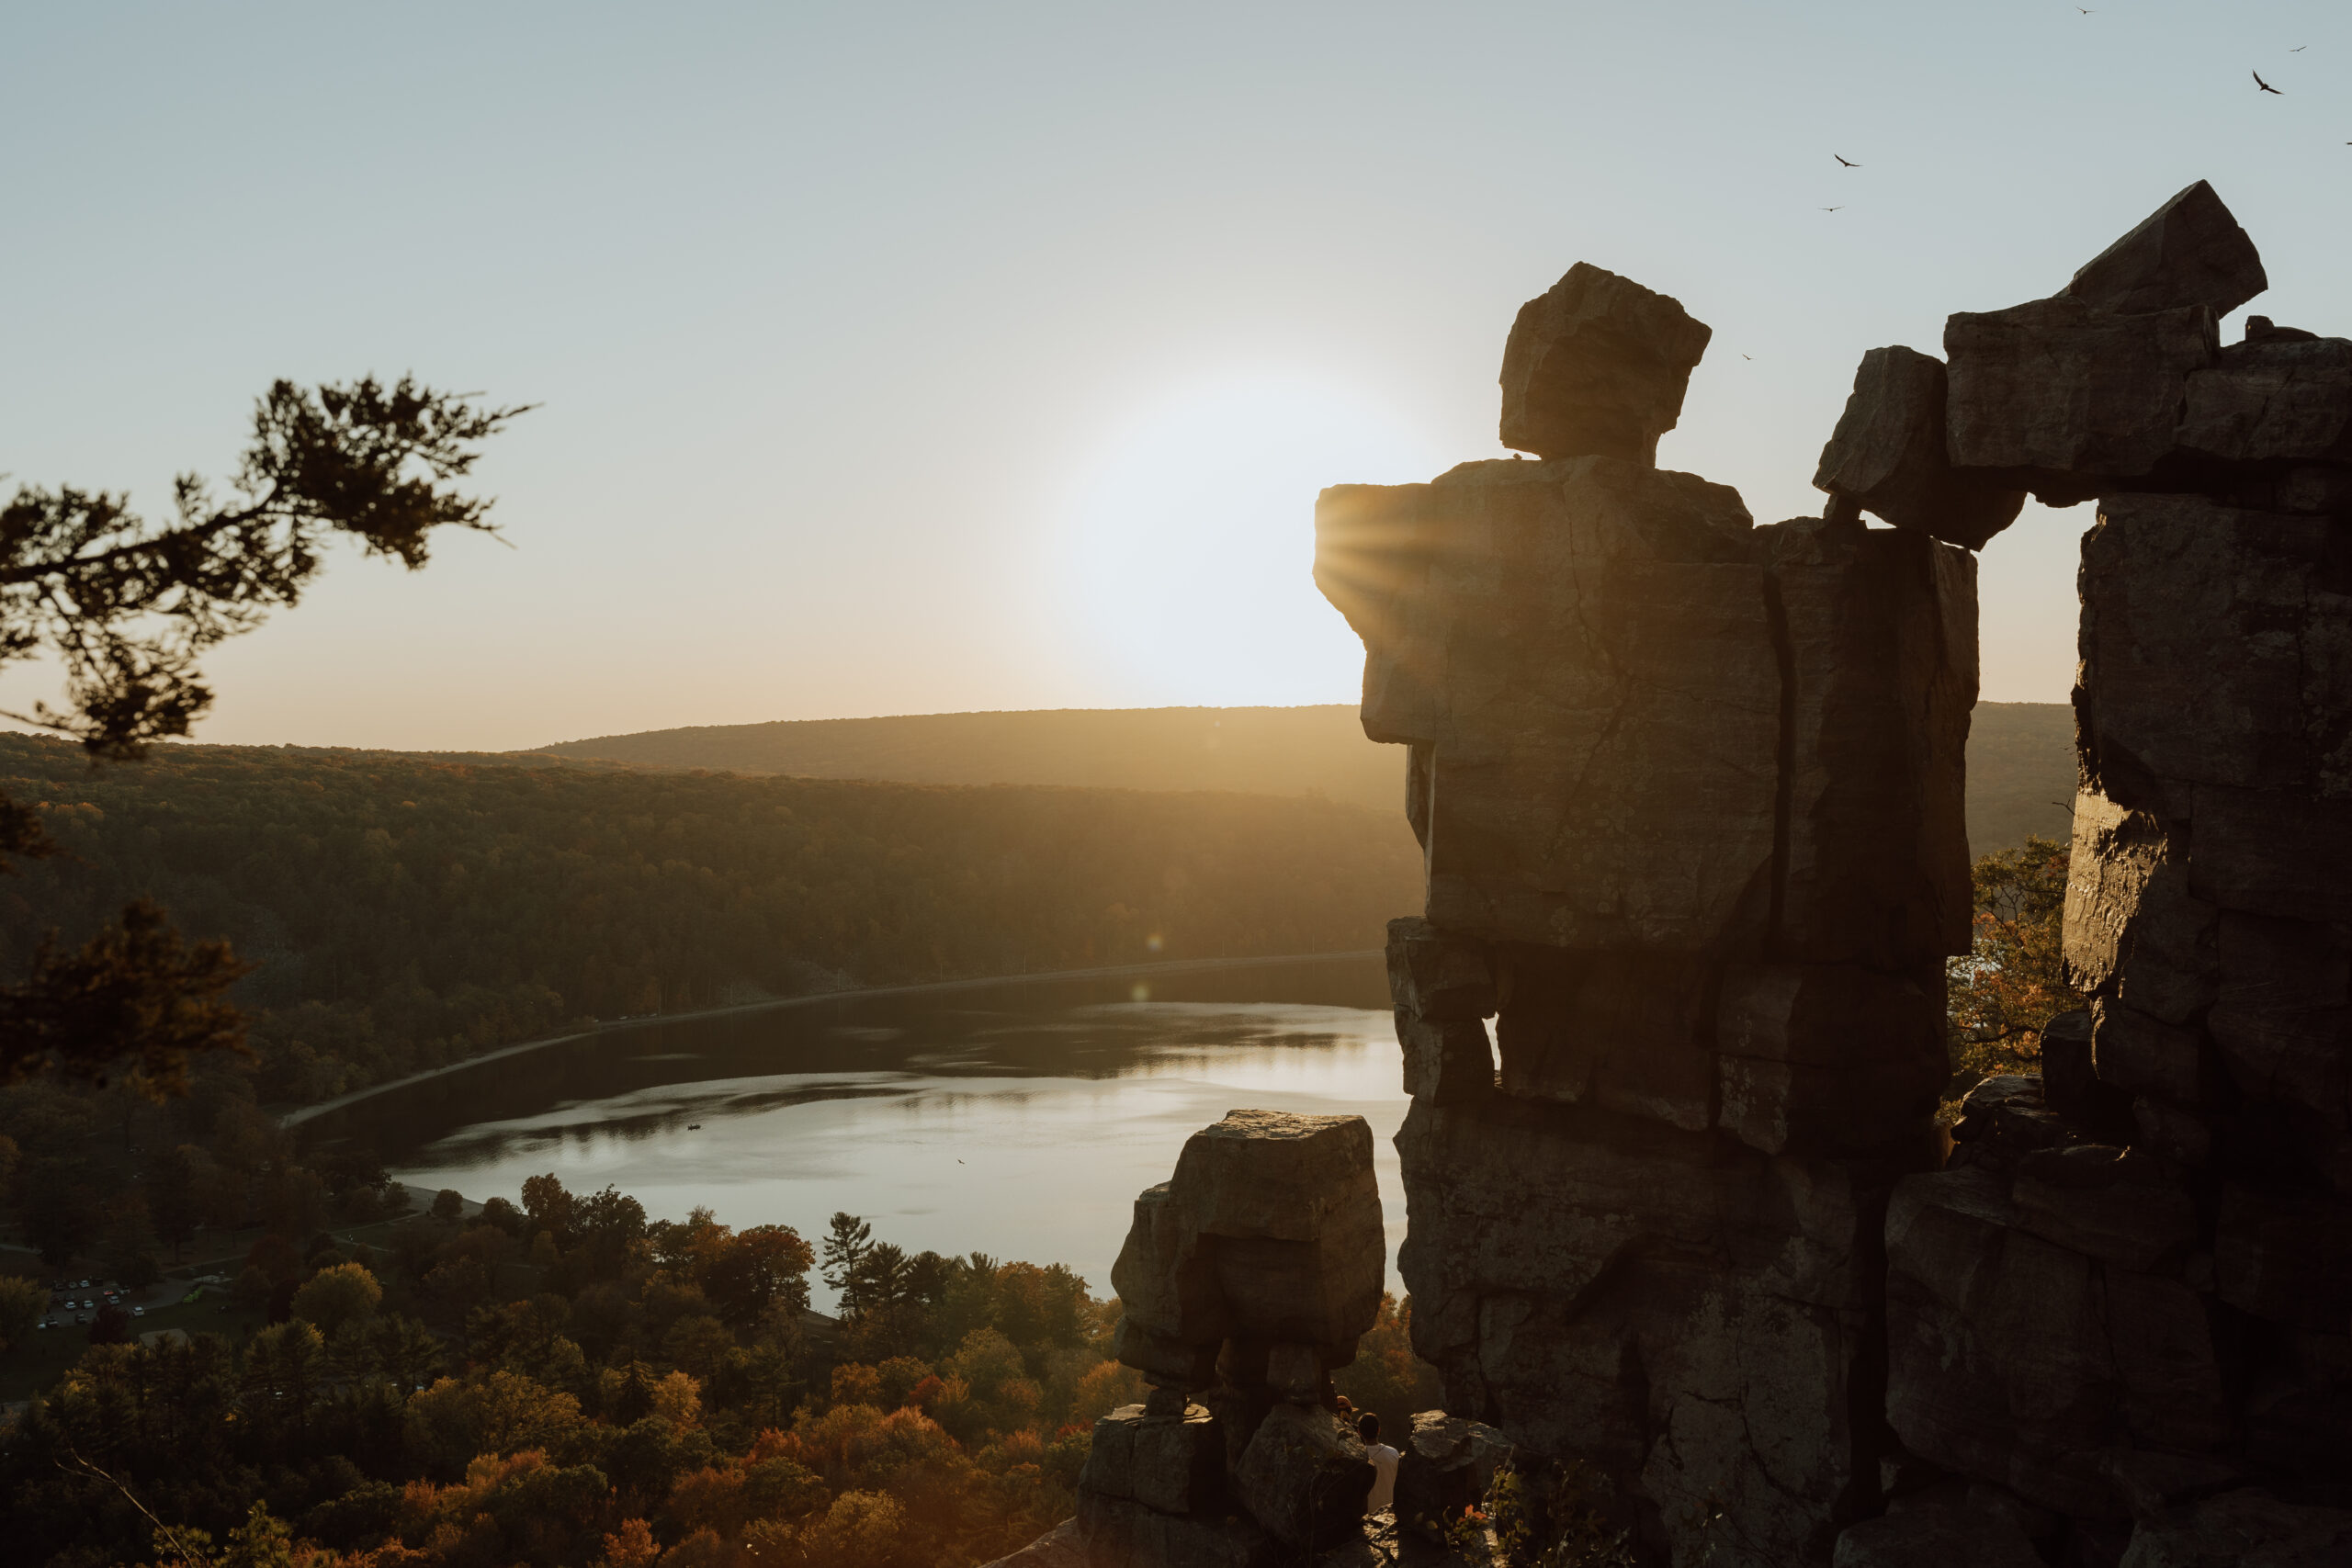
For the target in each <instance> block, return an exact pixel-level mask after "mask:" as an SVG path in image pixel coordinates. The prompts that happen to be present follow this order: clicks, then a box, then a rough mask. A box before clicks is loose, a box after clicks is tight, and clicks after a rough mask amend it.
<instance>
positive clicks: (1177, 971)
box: [277, 947, 1382, 1128]
mask: <svg viewBox="0 0 2352 1568" xmlns="http://www.w3.org/2000/svg"><path fill="white" fill-rule="evenodd" d="M1381 955H1382V950H1381V949H1379V948H1376V947H1367V948H1359V949H1355V950H1352V951H1350V952H1346V953H1277V954H1274V955H1272V956H1270V957H1263V958H1176V959H1168V960H1164V961H1162V962H1160V963H1158V964H1110V965H1108V966H1106V967H1103V968H1100V969H1047V970H1042V971H1037V972H1035V973H1031V974H1026V975H979V976H972V977H970V978H968V979H963V980H927V981H924V982H923V983H922V984H921V985H914V986H871V987H865V988H864V989H860V990H851V991H816V992H812V993H810V994H809V995H808V996H805V997H778V998H774V999H773V1000H769V1001H760V1002H739V1003H737V1004H736V1005H735V1006H733V1007H723V1008H702V1009H699V1010H695V1011H694V1012H665V1013H649V1014H647V1015H646V1016H644V1017H642V1018H623V1019H615V1020H613V1021H610V1022H605V1021H598V1022H597V1023H596V1025H595V1026H594V1028H591V1029H575V1030H572V1031H571V1032H568V1033H564V1034H550V1035H547V1036H545V1037H543V1038H541V1039H537V1040H525V1041H522V1042H519V1043H516V1044H513V1045H501V1046H499V1047H498V1048H497V1049H496V1050H494V1051H484V1052H482V1053H481V1055H474V1056H467V1057H465V1058H463V1059H461V1060H459V1061H455V1062H445V1063H443V1064H442V1065H441V1066H437V1067H427V1068H426V1069H425V1070H424V1071H423V1072H421V1073H411V1074H409V1075H408V1076H407V1077H399V1078H392V1079H390V1080H388V1081H386V1082H384V1083H379V1084H370V1085H368V1087H367V1088H366V1089H353V1090H352V1091H351V1092H350V1093H348V1094H339V1095H336V1096H335V1097H334V1099H333V1100H320V1101H319V1102H318V1103H317V1104H316V1105H304V1106H298V1107H297V1108H296V1109H294V1110H292V1111H287V1112H286V1113H285V1114H284V1115H282V1116H280V1117H279V1118H278V1119H277V1124H278V1125H279V1126H280V1127H288V1128H292V1127H299V1126H300V1125H302V1124H303V1123H304V1122H311V1121H315V1120H316V1119H318V1118H319V1117H321V1116H324V1115H327V1114H329V1113H330V1112H332V1111H344V1110H347V1109H349V1108H350V1107H352V1106H354V1105H358V1104H360V1103H362V1102H364V1101H366V1100H373V1099H374V1098H376V1097H377V1096H378V1095H379V1094H390V1093H391V1092H392V1091H393V1090H395V1089H407V1088H410V1087H411V1086H413V1085H415V1084H421V1083H429V1082H431V1081H432V1080H433V1079H435V1078H438V1077H447V1076H448V1075H450V1074H451V1073H458V1072H463V1071H465V1070H466V1069H468V1068H469V1067H478V1066H481V1065H482V1064H483V1063H485V1062H495V1061H499V1060H501V1059H502V1058H503V1057H507V1056H520V1055H525V1054H526V1053H528V1052H532V1051H544V1050H546V1049H548V1047H549V1046H551V1045H569V1044H571V1043H572V1042H573V1041H576V1040H593V1039H595V1038H597V1037H599V1036H602V1035H605V1034H611V1033H614V1032H617V1031H620V1030H624V1029H650V1028H652V1027H655V1026H657V1025H660V1024H665V1023H684V1022H686V1021H689V1020H693V1019H700V1018H726V1017H729V1016H731V1015H734V1014H739V1013H754V1012H775V1011H779V1010H784V1009H786V1008H812V1007H822V1006H825V1005H827V1004H829V1003H832V1002H859V1001H869V1000H873V999H875V998H881V997H921V996H940V995H944V994H945V993H948V992H952V991H977V990H983V989H986V988H988V987H994V986H1020V985H1030V984H1034V983H1039V982H1046V981H1057V980H1124V979H1128V978H1138V979H1139V978H1142V977H1144V976H1152V975H1198V974H1204V973H1208V972H1210V971H1214V970H1219V969H1271V968H1273V967H1275V966H1276V965H1278V964H1314V963H1329V962H1333V961H1336V960H1340V959H1350V958H1358V959H1361V958H1378V957H1380V956H1381Z"/></svg>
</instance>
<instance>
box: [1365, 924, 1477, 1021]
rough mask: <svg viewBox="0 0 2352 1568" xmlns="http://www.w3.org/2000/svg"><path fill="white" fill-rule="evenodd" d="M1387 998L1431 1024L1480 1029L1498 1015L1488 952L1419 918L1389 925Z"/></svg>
mask: <svg viewBox="0 0 2352 1568" xmlns="http://www.w3.org/2000/svg"><path fill="white" fill-rule="evenodd" d="M1388 994H1389V997H1390V998H1391V999H1392V1000H1394V1001H1395V1003H1396V1005H1397V1007H1398V1008H1400V1009H1407V1010H1410V1011H1411V1012H1412V1013H1413V1015H1414V1016H1415V1017H1416V1018H1419V1019H1422V1020H1424V1021H1428V1022H1430V1023H1476V1021H1478V1020H1480V1019H1482V1018H1491V1017H1493V1016H1494V1012H1495V975H1494V968H1493V965H1492V964H1489V963H1488V962H1487V951H1486V949H1485V947H1484V946H1482V945H1481V944H1479V943H1477V942H1465V941H1464V940H1463V939H1462V938H1460V937H1458V936H1455V935H1453V934H1452V933H1451V932H1447V931H1440V930H1439V929H1438V928H1437V927H1435V926H1433V925H1431V924H1430V923H1429V921H1427V920H1425V919H1420V918H1419V916H1408V917H1406V918H1405V919H1396V920H1391V921H1389V922H1388Z"/></svg>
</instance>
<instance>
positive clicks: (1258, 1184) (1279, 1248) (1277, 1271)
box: [1111, 1111, 1387, 1388]
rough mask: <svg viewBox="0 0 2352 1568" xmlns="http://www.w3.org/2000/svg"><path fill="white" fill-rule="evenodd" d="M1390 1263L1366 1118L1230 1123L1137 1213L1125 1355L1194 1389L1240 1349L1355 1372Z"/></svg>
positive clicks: (1234, 1117)
mask: <svg viewBox="0 0 2352 1568" xmlns="http://www.w3.org/2000/svg"><path fill="white" fill-rule="evenodd" d="M1386 1256H1387V1245H1386V1241H1385V1235H1384V1234H1383V1231H1382V1226H1381V1216H1380V1191H1379V1188H1378V1186H1377V1185H1376V1183H1375V1181H1374V1177H1373V1169H1372V1130H1371V1128H1370V1127H1369V1126H1368V1125H1367V1124H1366V1123H1365V1122H1364V1120H1363V1118H1362V1117H1360V1116H1301V1115H1295V1114H1292V1113H1290V1112H1287V1111H1231V1112H1229V1113H1227V1116H1226V1118H1225V1120H1224V1121H1222V1122H1216V1123H1214V1124H1212V1125H1210V1126H1208V1127H1205V1128H1203V1129H1202V1130H1201V1131H1200V1132H1198V1133H1195V1134H1193V1135H1192V1137H1190V1138H1189V1139H1187V1140H1186V1141H1185V1144H1184V1149H1183V1153H1182V1155H1180V1156H1178V1159H1177V1162H1176V1174H1175V1176H1174V1177H1173V1178H1172V1179H1170V1180H1169V1181H1167V1182H1164V1183H1162V1184H1161V1185H1159V1186H1158V1187H1155V1188H1151V1189H1149V1190H1147V1191H1146V1192H1145V1193H1144V1194H1143V1195H1142V1196H1141V1197H1139V1198H1137V1199H1136V1217H1135V1223H1134V1225H1133V1226H1132V1227H1131V1228H1130V1229H1129V1231H1128V1233H1127V1240H1126V1245H1125V1247H1122V1248H1121V1249H1120V1252H1119V1258H1118V1261H1117V1263H1116V1264H1114V1266H1113V1268H1112V1270H1111V1279H1112V1283H1113V1284H1114V1286H1115V1287H1116V1289H1117V1290H1118V1292H1119V1299H1120V1303H1121V1305H1122V1308H1123V1311H1124V1316H1123V1317H1122V1320H1121V1323H1120V1327H1119V1339H1118V1345H1117V1349H1118V1354H1119V1356H1120V1359H1122V1360H1124V1361H1125V1362H1126V1364H1127V1365H1129V1366H1133V1367H1136V1368H1137V1369H1138V1370H1139V1371H1143V1372H1144V1373H1145V1375H1146V1376H1148V1377H1152V1378H1155V1379H1159V1380H1161V1381H1164V1382H1170V1383H1172V1384H1174V1385H1175V1386H1179V1387H1193V1388H1197V1387H1201V1386H1204V1384H1205V1383H1206V1382H1208V1381H1209V1376H1210V1375H1211V1374H1210V1370H1211V1369H1213V1368H1214V1365H1215V1361H1216V1354H1217V1351H1218V1348H1220V1347H1221V1346H1222V1345H1224V1344H1225V1343H1226V1342H1227V1341H1228V1340H1234V1339H1240V1340H1247V1341H1250V1342H1252V1343H1255V1344H1259V1345H1261V1346H1263V1345H1272V1344H1276V1343H1282V1342H1295V1343H1304V1344H1307V1345H1313V1346H1317V1347H1319V1348H1321V1349H1322V1350H1323V1352H1324V1355H1325V1364H1326V1365H1327V1366H1344V1365H1346V1364H1347V1362H1348V1361H1349V1360H1350V1359H1352V1358H1353V1356H1354V1354H1355V1345H1356V1341H1357V1339H1358V1337H1361V1336H1362V1335H1363V1333H1364V1332H1365V1331H1366V1330H1367V1329H1369V1328H1370V1327H1371V1326H1372V1325H1373V1322H1374V1318H1375V1317H1376V1316H1377V1315H1378V1314H1379V1310H1380V1292H1381V1284H1382V1280H1383V1276H1384V1274H1385V1264H1386ZM1204 1359H1205V1366H1204Z"/></svg>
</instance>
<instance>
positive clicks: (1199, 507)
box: [1060, 373, 1442, 705]
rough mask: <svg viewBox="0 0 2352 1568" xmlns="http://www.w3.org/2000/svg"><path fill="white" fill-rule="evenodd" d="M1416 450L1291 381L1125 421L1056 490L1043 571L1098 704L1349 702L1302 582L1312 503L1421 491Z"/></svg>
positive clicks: (1417, 445)
mask: <svg viewBox="0 0 2352 1568" xmlns="http://www.w3.org/2000/svg"><path fill="white" fill-rule="evenodd" d="M1441 466H1442V465H1441V464H1440V463H1439V461H1438V460H1437V459H1436V457H1434V456H1433V454H1432V453H1431V451H1430V442H1429V440H1428V438H1427V437H1426V436H1425V435H1424V434H1422V433H1420V432H1418V431H1416V430H1415V429H1413V428H1412V427H1411V426H1410V425H1409V424H1408V423H1407V422H1406V421H1405V420H1403V419H1402V418H1400V417H1399V416H1398V415H1397V414H1396V413H1395V412H1392V411H1390V410H1387V409H1384V408H1382V407H1381V406H1379V405H1378V404H1377V403H1376V402H1374V400H1371V399H1369V398H1366V397H1363V396H1359V395H1356V394H1353V393H1351V392H1350V391H1348V390H1346V389H1341V388H1339V387H1337V386H1334V385H1333V384H1331V383H1330V382H1329V381H1320V380H1317V379H1314V378H1308V377H1303V376H1296V375H1285V374H1279V373H1255V374H1233V375H1228V376H1223V377H1216V378H1204V379H1202V380H1200V381H1198V382H1195V383H1193V385H1191V386H1188V387H1185V388H1183V389H1181V390H1179V391H1177V392H1176V393H1174V394H1173V395H1171V396H1169V397H1166V398H1164V399H1162V400H1159V401H1158V402H1157V403H1154V404H1152V405H1149V406H1148V407H1146V408H1144V409H1142V410H1140V411H1138V412H1137V413H1136V415H1135V416H1134V417H1132V418H1131V419H1129V420H1128V421H1127V422H1126V423H1125V424H1124V426H1122V427H1120V428H1118V429H1117V430H1116V431H1115V433H1114V434H1113V436H1112V437H1111V439H1110V440H1109V441H1108V442H1106V443H1105V445H1104V446H1103V449H1102V450H1101V451H1100V452H1098V453H1097V454H1096V455H1095V457H1094V458H1093V460H1092V461H1091V462H1090V463H1089V464H1088V465H1087V466H1086V468H1084V469H1083V470H1082V472H1081V473H1080V476H1079V479H1078V482H1077V483H1076V484H1075V485H1074V486H1073V487H1072V491H1071V502H1070V505H1069V513H1068V517H1067V532H1066V533H1065V535H1064V541H1065V544H1064V548H1063V550H1062V551H1061V555H1060V558H1061V559H1062V560H1063V561H1064V562H1065V563H1067V569H1068V576H1067V581H1065V583H1064V585H1063V592H1064V594H1065V595H1066V598H1067V602H1068V603H1069V604H1070V606H1071V610H1072V615H1071V616H1070V623H1071V625H1072V626H1073V627H1074V628H1075V629H1076V631H1077V632H1078V634H1079V637H1080V641H1081V648H1082V656H1083V657H1085V658H1087V659H1089V660H1091V661H1095V662H1096V663H1097V664H1098V667H1099V669H1100V671H1101V681H1100V684H1101V687H1102V689H1103V700H1104V701H1106V702H1110V703H1115V704H1119V705H1126V704H1130V703H1132V704H1136V705H1157V704H1193V703H1200V704H1215V705H1250V704H1290V703H1329V702H1351V701H1353V700H1354V699H1355V696H1356V692H1357V685H1358V682H1359V679H1360V675H1361V671H1362V670H1363V647H1362V645H1360V644H1359V643H1358V642H1357V641H1356V639H1355V637H1354V635H1353V634H1352V633H1351V632H1350V631H1349V630H1348V626H1347V623H1346V622H1345V621H1343V620H1341V619H1340V615H1339V613H1338V612H1337V611H1335V610H1333V609H1332V608H1331V607H1330V606H1329V604H1325V603H1324V601H1323V598H1322V595H1320V594H1319V593H1317V592H1316V590H1315V584H1314V581H1313V580H1312V576H1311V573H1312V570H1313V566H1314V558H1315V497H1316V493H1317V491H1320V490H1321V489H1322V488H1323V487H1324V486H1326V485H1331V484H1342V483H1375V484H1398V483H1408V482H1412V481H1416V480H1420V479H1428V478H1430V476H1431V475H1432V474H1433V473H1435V472H1436V471H1437V469H1438V468H1439V467H1441Z"/></svg>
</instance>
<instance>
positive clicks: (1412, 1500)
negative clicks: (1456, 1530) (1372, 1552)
mask: <svg viewBox="0 0 2352 1568" xmlns="http://www.w3.org/2000/svg"><path fill="white" fill-rule="evenodd" d="M1399 1447H1400V1448H1401V1450H1402V1452H1401V1454H1400V1455H1399V1457H1398V1459H1397V1529H1400V1530H1404V1531H1408V1532H1409V1533H1411V1534H1413V1535H1417V1536H1419V1537H1420V1538H1421V1539H1422V1540H1427V1541H1430V1542H1433V1543H1442V1542H1443V1541H1444V1540H1445V1532H1446V1529H1447V1528H1448V1527H1449V1526H1451V1525H1452V1524H1453V1522H1454V1521H1455V1520H1457V1519H1459V1518H1461V1517H1462V1516H1463V1514H1464V1512H1466V1511H1467V1510H1469V1509H1471V1508H1476V1507H1479V1506H1482V1505H1483V1504H1484V1503H1485V1501H1486V1496H1487V1488H1488V1487H1490V1486H1492V1485H1493V1484H1494V1481H1495V1472H1496V1471H1498V1469H1500V1468H1501V1467H1502V1465H1503V1464H1504V1462H1505V1461H1508V1460H1509V1459H1510V1457H1511V1444H1510V1438H1506V1437H1504V1436H1503V1435H1502V1434H1501V1433H1500V1432H1498V1431H1497V1430H1495V1428H1493V1427H1489V1426H1487V1425H1486V1424H1484V1423H1483V1422H1478V1421H1469V1420H1464V1418H1463V1417H1461V1416H1449V1415H1447V1414H1446V1413H1445V1412H1444V1411H1442V1410H1424V1411H1421V1412H1420V1413H1419V1414H1418V1415H1416V1416H1414V1417H1413V1430H1412V1432H1411V1434H1410V1435H1409V1436H1408V1437H1407V1438H1406V1439H1405V1441H1404V1442H1403V1443H1402V1444H1401V1445H1399Z"/></svg>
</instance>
